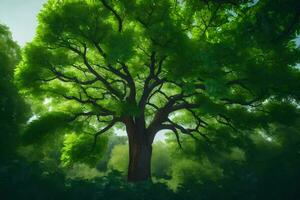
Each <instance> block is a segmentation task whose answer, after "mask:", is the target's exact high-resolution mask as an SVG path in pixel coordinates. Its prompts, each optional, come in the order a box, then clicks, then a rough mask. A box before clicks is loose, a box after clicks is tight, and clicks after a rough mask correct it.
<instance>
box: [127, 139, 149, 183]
mask: <svg viewBox="0 0 300 200" xmlns="http://www.w3.org/2000/svg"><path fill="white" fill-rule="evenodd" d="M151 155H152V145H151V144H148V143H147V141H142V142H137V141H136V140H133V141H130V142H129V166H128V181H129V182H136V181H147V180H151Z"/></svg>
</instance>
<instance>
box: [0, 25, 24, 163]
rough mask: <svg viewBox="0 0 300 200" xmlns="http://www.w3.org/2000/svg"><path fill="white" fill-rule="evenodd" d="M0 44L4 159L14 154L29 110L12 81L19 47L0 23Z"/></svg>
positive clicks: (0, 133)
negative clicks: (21, 127) (19, 133)
mask: <svg viewBox="0 0 300 200" xmlns="http://www.w3.org/2000/svg"><path fill="white" fill-rule="evenodd" d="M0 46H1V48H0V148H1V150H0V157H1V159H4V160H5V159H6V158H10V157H11V156H12V155H14V154H15V147H16V145H17V144H18V143H19V137H18V132H19V130H20V125H21V124H22V123H24V122H25V120H26V117H27V114H28V111H29V110H28V107H27V106H26V105H25V102H24V101H23V99H22V98H21V97H20V95H19V94H18V91H17V89H16V87H15V85H14V83H13V72H14V70H15V66H16V65H17V63H18V62H19V60H20V48H19V46H18V45H17V44H16V43H15V42H14V41H13V40H12V36H11V33H10V32H9V29H8V28H7V27H6V26H3V25H1V24H0ZM0 162H1V160H0Z"/></svg>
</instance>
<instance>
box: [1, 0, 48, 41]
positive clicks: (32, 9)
mask: <svg viewBox="0 0 300 200" xmlns="http://www.w3.org/2000/svg"><path fill="white" fill-rule="evenodd" d="M46 1H47V0H0V23H1V24H4V25H6V26H8V27H9V29H10V31H11V32H12V35H13V39H14V40H15V41H17V42H18V44H19V45H21V46H24V45H25V43H26V42H30V41H31V40H32V39H33V37H34V35H35V29H36V26H37V17H36V16H37V14H38V12H39V10H40V9H41V8H42V6H43V4H44V3H45V2H46Z"/></svg>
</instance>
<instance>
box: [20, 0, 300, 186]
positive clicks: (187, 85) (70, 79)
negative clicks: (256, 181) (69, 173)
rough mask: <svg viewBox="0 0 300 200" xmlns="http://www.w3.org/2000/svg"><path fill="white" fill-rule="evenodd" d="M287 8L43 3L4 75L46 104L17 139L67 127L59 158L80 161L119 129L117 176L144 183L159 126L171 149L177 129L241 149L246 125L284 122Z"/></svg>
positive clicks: (289, 52) (299, 88)
mask: <svg viewBox="0 0 300 200" xmlns="http://www.w3.org/2000/svg"><path fill="white" fill-rule="evenodd" d="M298 10H299V2H298V1H296V0H288V1H283V0H276V1H270V0H261V1H254V2H252V1H245V0H240V1H229V0H228V1H227V0H224V1H223V0H222V1H209V0H207V1H204V0H203V1H168V0H153V1H134V0H129V1H121V2H120V1H113V0H112V1H106V0H99V1H76V0H74V1H55V0H49V1H48V3H47V4H46V5H45V6H44V8H43V10H42V12H41V13H40V14H39V26H38V29H37V34H36V38H35V39H34V41H33V42H32V43H30V44H28V45H27V46H26V47H25V49H24V53H23V61H22V63H21V64H20V66H19V68H18V70H17V72H16V77H17V82H18V84H19V85H20V87H22V88H24V93H25V94H27V95H28V96H29V97H30V96H33V97H35V98H40V99H41V100H43V99H45V98H51V100H52V102H51V104H50V106H51V109H52V111H53V112H54V111H55V115H53V117H52V118H51V119H52V120H51V124H52V123H53V125H51V126H47V122H46V121H44V122H43V119H44V118H43V116H40V118H39V120H36V121H35V122H34V123H32V125H31V126H29V130H30V131H27V133H30V134H29V135H30V137H28V138H29V139H30V138H31V139H32V138H40V139H42V138H43V135H45V133H48V132H51V131H52V129H53V127H54V128H66V127H67V128H68V130H69V131H71V130H72V129H75V132H76V133H75V134H76V135H77V137H73V136H72V137H73V140H72V145H70V148H69V151H68V152H70V154H71V155H72V152H80V153H83V152H84V154H89V153H93V152H95V148H96V149H97V144H98V149H101V146H102V145H99V142H97V140H98V139H99V138H98V137H99V136H100V135H101V134H103V133H105V132H107V131H110V130H113V128H114V127H116V128H123V127H124V129H125V130H126V132H127V136H128V141H129V167H128V180H129V181H139V180H147V179H149V178H150V176H151V170H150V162H151V154H152V142H153V140H154V137H155V135H156V134H157V132H159V131H161V130H169V131H170V132H173V133H174V135H175V138H176V140H177V142H178V144H179V146H180V147H181V139H180V134H184V135H188V136H191V137H192V138H194V139H196V140H199V142H201V141H202V142H203V141H205V143H206V144H207V145H208V148H210V147H215V146H218V148H220V149H222V148H224V149H225V147H226V148H228V147H230V146H245V145H248V143H247V137H246V134H247V133H249V134H250V133H251V132H250V130H254V129H256V130H260V129H261V130H262V129H265V130H268V129H269V128H270V127H272V125H273V124H278V123H281V124H285V125H290V126H292V125H293V123H294V121H295V120H296V119H297V117H298V115H299V110H298V107H297V105H298V103H299V97H300V81H299V80H300V72H299V70H298V69H297V68H296V64H297V63H298V62H299V58H300V56H299V48H297V47H296V45H295V41H294V39H295V38H296V34H297V33H299V21H300V20H299V12H297V11H298ZM48 119H49V116H48ZM33 130H39V131H33ZM43 130H46V131H43ZM241 130H244V131H241ZM247 130H249V131H247ZM34 133H38V134H34ZM25 136H26V134H25ZM76 138H78V139H76ZM224 138H226V140H223V139H224ZM100 140H101V137H100ZM69 141H70V140H69ZM81 141H85V142H84V144H85V145H81V144H82V142H81ZM224 141H226V143H224ZM67 144H70V142H69V143H67ZM76 144H79V147H78V145H76ZM77 147H78V148H77ZM82 155H83V154H81V156H80V158H82ZM92 158H95V156H93V157H92Z"/></svg>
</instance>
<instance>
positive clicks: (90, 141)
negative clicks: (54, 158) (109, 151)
mask: <svg viewBox="0 0 300 200" xmlns="http://www.w3.org/2000/svg"><path fill="white" fill-rule="evenodd" d="M107 140H108V139H107V137H101V138H100V139H98V140H97V143H96V144H95V143H94V137H92V136H89V135H86V134H75V133H72V134H67V135H66V136H65V140H64V146H63V148H62V154H61V161H62V164H63V166H70V165H71V164H73V163H76V162H79V163H86V164H89V165H91V166H94V165H95V164H96V163H97V162H98V161H99V160H100V159H101V157H102V154H103V153H104V152H105V150H106V147H107Z"/></svg>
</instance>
